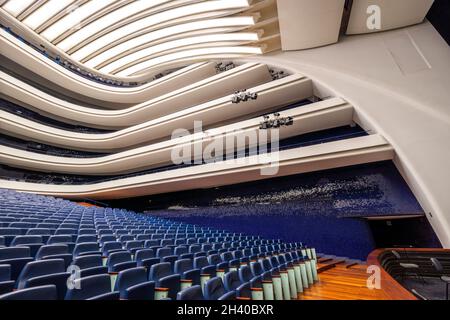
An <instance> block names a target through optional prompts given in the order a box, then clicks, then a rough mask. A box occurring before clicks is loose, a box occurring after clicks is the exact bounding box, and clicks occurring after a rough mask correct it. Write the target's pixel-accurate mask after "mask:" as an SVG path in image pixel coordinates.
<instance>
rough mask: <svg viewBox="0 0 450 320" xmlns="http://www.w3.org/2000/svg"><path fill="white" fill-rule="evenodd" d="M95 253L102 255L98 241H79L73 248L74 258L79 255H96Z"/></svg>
mask: <svg viewBox="0 0 450 320" xmlns="http://www.w3.org/2000/svg"><path fill="white" fill-rule="evenodd" d="M94 254H98V255H101V252H100V248H99V246H98V243H97V242H85V243H78V244H76V245H75V248H74V249H73V257H74V258H76V257H78V256H85V255H94Z"/></svg>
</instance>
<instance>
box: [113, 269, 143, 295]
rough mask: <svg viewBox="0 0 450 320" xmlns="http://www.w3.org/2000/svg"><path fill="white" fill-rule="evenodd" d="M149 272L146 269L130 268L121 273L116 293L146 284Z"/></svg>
mask: <svg viewBox="0 0 450 320" xmlns="http://www.w3.org/2000/svg"><path fill="white" fill-rule="evenodd" d="M146 281H148V280H147V270H146V269H145V268H144V267H137V268H130V269H126V270H123V271H120V272H119V275H118V276H117V280H116V283H115V286H114V291H119V292H123V291H125V290H126V289H128V288H129V287H132V286H134V285H136V284H140V283H143V282H146Z"/></svg>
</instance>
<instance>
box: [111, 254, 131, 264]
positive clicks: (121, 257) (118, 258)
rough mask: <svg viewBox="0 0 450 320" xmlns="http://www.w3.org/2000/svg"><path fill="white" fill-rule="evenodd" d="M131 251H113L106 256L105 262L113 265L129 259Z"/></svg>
mask: <svg viewBox="0 0 450 320" xmlns="http://www.w3.org/2000/svg"><path fill="white" fill-rule="evenodd" d="M131 260H132V259H131V253H129V252H128V251H118V252H113V253H111V254H110V255H109V256H108V260H107V262H106V264H107V265H108V266H115V265H116V264H118V263H122V262H128V261H131Z"/></svg>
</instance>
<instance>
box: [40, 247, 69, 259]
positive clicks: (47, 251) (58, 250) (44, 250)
mask: <svg viewBox="0 0 450 320" xmlns="http://www.w3.org/2000/svg"><path fill="white" fill-rule="evenodd" d="M66 253H69V248H68V247H67V245H65V244H47V245H44V246H42V247H40V248H39V250H38V251H37V253H36V260H40V259H42V258H43V257H46V256H52V255H56V254H66Z"/></svg>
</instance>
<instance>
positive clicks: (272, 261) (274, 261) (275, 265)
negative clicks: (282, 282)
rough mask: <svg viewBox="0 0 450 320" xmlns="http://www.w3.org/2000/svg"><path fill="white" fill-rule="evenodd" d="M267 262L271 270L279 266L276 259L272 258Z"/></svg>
mask: <svg viewBox="0 0 450 320" xmlns="http://www.w3.org/2000/svg"><path fill="white" fill-rule="evenodd" d="M269 261H270V264H271V265H272V268H276V267H278V266H279V263H278V259H277V257H275V256H272V257H270V258H269Z"/></svg>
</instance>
